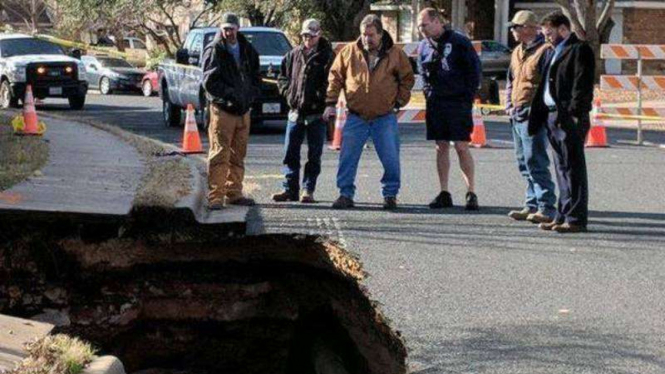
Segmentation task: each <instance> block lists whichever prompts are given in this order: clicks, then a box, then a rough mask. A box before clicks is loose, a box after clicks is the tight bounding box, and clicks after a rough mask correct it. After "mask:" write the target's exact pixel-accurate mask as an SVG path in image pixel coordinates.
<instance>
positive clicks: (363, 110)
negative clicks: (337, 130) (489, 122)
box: [323, 14, 415, 209]
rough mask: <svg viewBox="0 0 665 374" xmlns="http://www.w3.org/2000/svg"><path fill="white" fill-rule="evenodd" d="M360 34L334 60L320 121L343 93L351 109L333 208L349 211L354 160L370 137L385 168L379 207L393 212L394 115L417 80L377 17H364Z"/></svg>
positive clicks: (396, 177)
mask: <svg viewBox="0 0 665 374" xmlns="http://www.w3.org/2000/svg"><path fill="white" fill-rule="evenodd" d="M360 32H361V36H360V38H359V39H358V41H357V42H355V43H350V44H349V45H347V46H345V47H344V48H343V49H342V50H341V51H340V53H339V55H337V57H336V58H335V61H334V62H333V65H332V68H331V69H330V74H329V77H328V92H327V95H326V96H327V97H326V105H327V108H326V111H325V112H324V114H323V116H324V118H325V119H329V118H330V117H332V116H333V115H334V113H335V104H336V103H337V100H338V98H339V95H340V92H341V91H342V90H344V94H345V96H346V103H347V108H348V110H349V115H348V117H347V120H346V124H345V125H344V130H343V132H342V139H343V141H342V149H341V151H340V156H339V168H338V170H337V187H338V188H339V190H340V196H339V198H338V199H337V200H336V201H335V202H334V203H333V208H335V209H347V208H351V207H353V204H354V203H353V195H354V194H355V189H356V187H355V179H356V172H357V170H358V161H359V160H360V155H361V153H362V150H363V147H364V145H365V142H367V139H368V138H369V137H370V136H371V137H372V141H373V143H374V146H375V148H376V153H377V154H378V155H379V159H380V160H381V164H382V165H383V169H384V174H383V178H381V183H382V185H383V189H382V194H383V198H384V202H383V207H384V209H395V208H397V193H398V192H399V187H400V162H399V133H398V130H397V117H396V111H397V109H399V108H400V107H403V106H405V105H406V104H407V103H408V102H409V99H410V98H411V88H412V87H413V84H414V82H415V79H414V76H413V69H412V68H411V64H410V63H409V59H408V57H407V56H406V54H405V53H404V51H402V49H401V48H398V47H395V46H394V43H393V40H392V38H391V37H390V35H389V34H388V33H387V32H385V31H383V25H382V23H381V19H380V18H379V17H377V16H376V15H373V14H370V15H368V16H367V17H365V18H364V19H363V21H362V22H361V24H360Z"/></svg>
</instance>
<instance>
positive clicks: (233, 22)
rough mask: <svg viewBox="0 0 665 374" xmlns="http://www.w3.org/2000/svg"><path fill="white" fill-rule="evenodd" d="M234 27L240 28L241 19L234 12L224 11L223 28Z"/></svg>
mask: <svg viewBox="0 0 665 374" xmlns="http://www.w3.org/2000/svg"><path fill="white" fill-rule="evenodd" d="M233 27H235V28H236V29H237V28H240V20H238V16H236V15H235V14H234V13H224V14H223V15H222V26H221V28H223V29H226V28H233Z"/></svg>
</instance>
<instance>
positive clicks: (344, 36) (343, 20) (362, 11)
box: [313, 0, 374, 41]
mask: <svg viewBox="0 0 665 374" xmlns="http://www.w3.org/2000/svg"><path fill="white" fill-rule="evenodd" d="M313 1H314V3H315V4H316V5H317V8H318V9H319V11H320V12H321V14H324V15H325V17H324V18H323V19H322V20H321V21H322V22H321V23H322V24H323V28H324V30H326V31H327V32H328V33H329V34H330V36H331V38H332V40H335V41H349V40H353V39H355V38H356V37H357V36H358V35H359V34H360V30H359V27H360V22H361V21H362V19H363V18H364V17H365V16H366V15H367V14H368V13H369V11H370V4H371V3H372V2H374V1H372V0H313ZM349 21H350V22H349Z"/></svg>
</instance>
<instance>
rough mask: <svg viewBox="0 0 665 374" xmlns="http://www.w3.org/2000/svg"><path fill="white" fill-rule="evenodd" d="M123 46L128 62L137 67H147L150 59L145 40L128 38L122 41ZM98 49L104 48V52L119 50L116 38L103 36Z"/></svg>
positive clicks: (98, 43)
mask: <svg viewBox="0 0 665 374" xmlns="http://www.w3.org/2000/svg"><path fill="white" fill-rule="evenodd" d="M122 46H123V47H124V49H125V52H124V53H126V54H127V56H126V57H127V58H126V59H127V61H129V62H130V63H131V64H133V65H135V66H139V67H144V66H145V64H146V61H147V59H148V47H147V46H146V45H145V42H143V40H141V39H139V38H136V37H131V36H127V37H124V38H123V39H122ZM97 47H102V49H103V50H104V49H106V48H108V49H113V50H117V47H118V43H117V42H116V41H115V37H113V36H112V35H109V36H103V37H100V38H99V40H98V42H97ZM106 53H109V52H106Z"/></svg>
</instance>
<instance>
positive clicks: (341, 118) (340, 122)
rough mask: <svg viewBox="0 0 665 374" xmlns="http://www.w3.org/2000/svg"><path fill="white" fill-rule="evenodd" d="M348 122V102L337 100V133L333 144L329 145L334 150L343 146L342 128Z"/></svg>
mask: <svg viewBox="0 0 665 374" xmlns="http://www.w3.org/2000/svg"><path fill="white" fill-rule="evenodd" d="M345 123H346V102H344V101H341V100H340V101H339V102H337V111H336V113H335V133H334V135H333V141H332V144H330V146H329V147H328V149H331V150H333V151H339V150H340V149H341V148H342V130H344V124H345Z"/></svg>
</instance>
